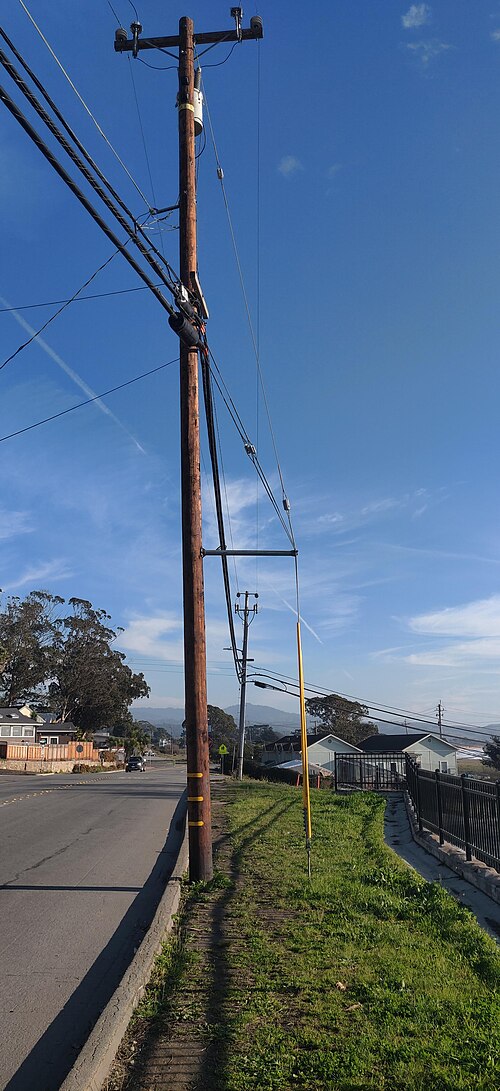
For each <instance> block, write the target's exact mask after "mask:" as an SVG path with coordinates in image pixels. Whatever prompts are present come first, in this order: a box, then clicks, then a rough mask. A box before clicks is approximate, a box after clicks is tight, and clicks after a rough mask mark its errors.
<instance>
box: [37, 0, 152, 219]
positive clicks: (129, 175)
mask: <svg viewBox="0 0 500 1091" xmlns="http://www.w3.org/2000/svg"><path fill="white" fill-rule="evenodd" d="M19 3H20V5H21V7H22V8H23V10H24V11H25V12H26V15H27V16H28V19H29V20H30V22H31V23H32V24H33V26H34V28H35V30H36V31H37V33H38V34H39V35H40V38H41V39H42V42H43V43H44V45H46V47H47V49H48V51H49V53H50V54H51V56H52V57H53V58H54V60H55V62H56V64H57V66H58V67H59V68H60V70H61V72H62V74H63V76H64V77H65V79H66V80H67V81H68V83H69V85H70V87H71V88H72V90H73V91H74V93H75V95H76V97H77V99H78V100H79V101H80V102H81V104H82V106H83V108H84V110H86V112H87V114H88V115H89V117H90V119H91V120H92V121H93V123H94V125H95V127H96V129H97V131H98V132H99V133H100V134H101V136H102V138H103V140H105V141H106V144H107V145H108V148H109V149H110V151H112V153H113V155H114V156H115V159H117V160H118V162H119V164H120V166H121V167H123V170H124V171H125V174H126V175H127V177H128V178H129V179H130V181H131V182H132V185H133V186H134V188H135V189H136V190H137V193H138V194H139V196H140V197H142V200H143V201H144V204H145V205H146V208H149V201H148V199H147V197H145V195H144V193H143V192H142V189H141V188H140V186H139V185H138V184H137V182H136V181H135V178H133V176H132V174H131V173H130V171H129V169H128V167H127V166H126V165H125V163H124V162H123V159H122V158H121V156H120V155H119V154H118V152H117V151H116V148H114V147H113V145H112V143H111V141H110V140H109V139H108V137H107V136H106V133H105V132H104V131H103V129H102V128H101V126H100V125H99V122H98V121H97V120H96V118H95V117H94V115H93V113H92V111H91V110H90V109H89V107H88V106H87V103H86V102H85V101H84V99H83V98H82V96H81V94H80V92H79V91H78V89H77V88H76V87H75V85H74V83H73V80H72V79H71V77H70V76H69V75H68V73H67V72H66V69H65V68H64V67H63V65H62V64H61V61H60V60H59V58H58V57H57V56H56V54H55V53H54V50H53V49H52V46H51V45H49V42H48V41H47V39H46V37H45V35H44V34H43V33H42V31H41V30H40V27H39V26H38V24H37V23H36V22H35V20H34V18H33V16H32V15H31V12H29V11H28V8H27V7H26V4H25V3H24V0H19Z"/></svg>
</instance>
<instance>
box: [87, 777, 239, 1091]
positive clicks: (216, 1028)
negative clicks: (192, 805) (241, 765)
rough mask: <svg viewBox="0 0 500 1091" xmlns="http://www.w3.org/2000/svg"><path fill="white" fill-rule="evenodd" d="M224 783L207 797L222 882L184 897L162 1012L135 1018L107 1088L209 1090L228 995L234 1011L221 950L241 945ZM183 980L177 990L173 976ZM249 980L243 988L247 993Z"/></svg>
mask: <svg viewBox="0 0 500 1091" xmlns="http://www.w3.org/2000/svg"><path fill="white" fill-rule="evenodd" d="M227 799H228V793H227V790H226V789H225V787H224V785H218V786H216V787H215V788H214V789H213V792H212V808H213V834H214V870H215V871H216V873H221V874H222V876H224V879H223V880H222V881H221V883H220V885H217V884H216V885H215V886H214V887H213V888H212V889H211V890H210V891H208V892H207V893H204V894H203V896H202V897H201V898H200V897H199V896H198V897H197V896H196V895H195V896H194V897H193V898H188V903H187V913H186V916H185V921H186V923H185V926H184V929H183V934H182V935H181V936H180V941H181V942H180V943H179V952H178V956H179V957H178V959H176V960H174V966H173V968H172V970H173V972H172V973H171V974H170V975H169V976H170V978H171V979H172V980H173V985H172V989H171V992H170V994H169V995H168V997H165V1010H164V1011H163V1013H162V1014H161V1015H160V1016H158V1017H157V1018H156V1019H155V1020H153V1021H150V1020H149V1021H148V1020H136V1021H135V1023H134V1024H133V1025H132V1027H131V1028H130V1029H129V1031H128V1033H127V1035H126V1037H125V1039H124V1041H123V1042H122V1045H121V1047H120V1050H119V1053H118V1056H117V1059H116V1062H115V1065H114V1068H113V1071H112V1073H111V1076H110V1078H109V1080H108V1082H107V1084H106V1085H105V1086H106V1088H107V1091H160V1089H161V1091H193V1089H198V1088H199V1089H201V1088H202V1087H203V1089H204V1091H209V1089H210V1088H211V1087H215V1086H216V1083H217V1070H218V1069H219V1068H220V1067H223V1065H224V1056H225V1052H226V1050H227V1048H228V1042H227V1038H225V1037H224V1034H223V1031H222V1028H223V1027H224V1025H225V1023H226V1016H227V1014H228V1013H227V1012H226V1011H225V1007H226V1003H227V995H228V991H229V990H230V991H231V996H232V1006H233V1007H234V996H235V990H236V993H237V992H238V988H237V986H238V982H237V981H235V980H231V978H230V974H229V970H228V967H227V959H226V951H227V947H228V946H229V945H230V944H231V945H234V944H235V943H238V942H239V936H238V934H237V933H236V931H235V928H234V926H232V917H231V906H230V903H231V900H232V898H233V897H234V892H235V883H236V874H235V870H234V861H233V858H232V851H231V844H230V841H229V837H228V831H227V820H226V815H225V803H226V801H227ZM181 977H182V986H181V984H180V982H179V981H178V980H177V981H176V978H177V979H179V978H181ZM247 985H248V983H246V984H245V988H246V987H247Z"/></svg>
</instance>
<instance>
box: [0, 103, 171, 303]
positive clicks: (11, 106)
mask: <svg viewBox="0 0 500 1091" xmlns="http://www.w3.org/2000/svg"><path fill="white" fill-rule="evenodd" d="M0 101H1V102H3V104H4V105H5V106H6V107H7V109H8V110H9V112H10V113H11V114H12V116H13V117H14V118H15V119H16V121H17V122H18V123H19V125H20V126H21V128H23V129H24V131H25V133H27V135H28V136H29V137H30V139H31V140H32V141H33V143H34V144H36V146H37V148H38V149H39V151H41V153H42V155H43V156H44V157H45V159H47V161H48V162H49V163H50V165H51V166H52V167H53V168H54V170H55V171H56V173H57V174H58V175H59V177H60V178H62V180H63V181H64V182H65V183H66V185H67V186H68V187H69V189H70V190H71V192H72V193H73V194H74V195H75V197H77V198H78V200H79V201H80V203H81V204H82V205H83V207H84V208H85V209H86V211H87V212H88V213H89V215H90V216H92V219H93V220H95V222H96V223H97V224H98V226H99V227H100V228H101V230H102V231H104V234H105V235H107V237H108V239H110V240H111V242H112V243H113V245H114V246H115V247H116V248H117V249H118V250H120V252H121V254H122V256H123V257H124V258H125V259H126V261H128V263H129V265H131V266H132V268H133V269H134V270H135V272H136V273H137V275H138V276H139V277H140V278H141V280H143V281H144V283H145V284H147V286H148V288H150V290H151V291H152V293H153V295H154V296H155V297H156V299H157V300H158V301H159V303H161V305H162V307H164V309H165V310H166V311H168V313H169V315H174V314H175V311H174V308H173V307H172V306H171V304H170V303H169V302H168V301H167V300H166V299H165V297H164V296H163V295H162V293H161V291H160V290H159V288H157V286H156V284H155V283H154V282H153V281H152V280H151V279H150V277H149V276H148V274H147V273H146V272H145V270H144V269H143V268H142V267H141V266H140V265H139V263H138V262H137V261H136V260H135V258H133V257H132V254H130V253H129V252H128V251H127V250H126V247H125V244H124V243H122V242H121V241H120V239H119V238H118V236H117V235H115V232H114V231H113V230H112V228H110V227H109V226H108V224H107V223H106V222H105V221H104V220H103V218H102V216H101V214H100V213H99V212H98V211H97V209H96V208H95V207H94V205H93V204H92V203H91V202H90V201H89V199H88V197H86V196H85V194H84V193H83V192H82V190H81V189H80V188H79V187H78V186H77V184H76V182H75V181H74V180H73V178H71V175H69V174H68V172H67V170H66V169H65V167H63V166H62V164H61V163H60V162H59V160H58V159H56V157H55V155H54V154H53V152H52V151H51V150H50V148H49V147H48V145H47V144H46V143H45V142H44V141H43V140H42V138H41V136H40V135H39V134H38V133H37V131H36V129H34V128H33V126H32V125H31V123H30V122H29V121H28V119H27V118H26V117H25V116H24V114H23V113H22V111H21V110H20V109H19V107H18V106H17V104H16V103H15V102H14V100H13V99H11V97H10V95H8V94H7V92H6V91H5V89H4V88H3V87H0ZM143 249H144V248H142V250H143ZM142 250H141V252H142ZM146 253H147V251H146ZM162 279H163V278H162ZM170 290H171V289H170Z"/></svg>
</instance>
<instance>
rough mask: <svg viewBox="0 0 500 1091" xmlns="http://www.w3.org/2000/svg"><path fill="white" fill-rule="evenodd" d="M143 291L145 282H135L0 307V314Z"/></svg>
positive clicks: (159, 285) (158, 285) (158, 286)
mask: <svg viewBox="0 0 500 1091" xmlns="http://www.w3.org/2000/svg"><path fill="white" fill-rule="evenodd" d="M98 271H99V270H98ZM94 275H95V274H94ZM155 287H156V288H160V287H161V284H156V285H155ZM80 291H81V289H80ZM145 291H146V285H145V284H137V285H136V287H135V288H116V289H115V290H114V291H111V292H93V293H92V295H78V294H75V295H74V296H71V299H47V300H46V301H45V302H44V303H23V304H22V305H21V306H20V307H0V314H11V313H12V311H34V310H38V309H40V308H41V307H58V306H59V304H60V303H86V302H87V301H88V300H92V299H107V298H108V297H109V296H114V295H129V293H130V292H145Z"/></svg>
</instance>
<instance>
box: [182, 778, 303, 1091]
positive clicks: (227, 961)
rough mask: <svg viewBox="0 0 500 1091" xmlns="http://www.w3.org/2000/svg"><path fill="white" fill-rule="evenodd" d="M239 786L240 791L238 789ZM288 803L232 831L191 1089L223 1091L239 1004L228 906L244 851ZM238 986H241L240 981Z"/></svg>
mask: <svg viewBox="0 0 500 1091" xmlns="http://www.w3.org/2000/svg"><path fill="white" fill-rule="evenodd" d="M239 790H240V791H241V789H239ZM291 807H295V799H293V800H290V802H289V803H286V804H283V803H282V801H281V800H280V801H276V802H275V803H273V804H271V806H270V807H268V808H267V809H266V810H265V811H264V812H262V813H261V814H260V815H258V816H256V817H255V818H254V819H252V820H251V821H250V822H247V823H246V824H245V825H244V826H240V827H239V828H238V829H237V830H236V831H235V833H236V835H237V837H238V845H237V846H234V847H233V849H232V852H231V855H230V861H229V868H228V878H229V879H230V881H231V886H230V887H227V888H226V889H225V890H223V891H221V896H220V898H218V899H217V901H216V902H214V904H213V911H212V921H211V947H212V951H213V953H214V957H213V958H212V960H211V966H210V970H211V980H210V985H209V992H208V1002H207V1012H206V1017H207V1023H208V1024H209V1027H210V1032H209V1033H210V1038H209V1042H208V1044H207V1047H206V1051H205V1058H204V1064H203V1071H202V1073H201V1074H200V1076H199V1079H198V1080H197V1082H196V1083H195V1085H194V1091H226V1088H227V1078H228V1068H229V1060H230V1057H231V1053H232V1048H233V1041H232V1031H231V1022H232V1019H233V1017H234V1015H235V1014H237V1012H238V1007H239V1005H238V1003H236V1004H235V1007H234V1011H230V1010H229V1003H230V995H231V990H232V989H233V988H234V985H235V980H236V971H235V968H234V966H233V965H232V959H231V954H230V948H231V944H232V942H233V940H236V937H231V935H230V934H229V933H228V926H227V920H228V909H229V908H230V905H231V901H232V900H233V898H234V896H235V893H237V887H236V881H237V878H238V875H239V872H240V867H241V863H242V860H243V859H244V856H245V853H246V851H247V850H248V848H249V847H250V846H251V845H252V844H253V843H254V842H255V841H256V840H257V839H258V838H259V837H260V836H262V834H263V833H265V832H266V830H268V829H269V828H270V827H271V826H272V825H273V824H274V822H276V821H277V820H278V819H280V818H281V817H282V816H283V815H284V814H286V812H287V811H289V810H290V808H291ZM241 834H246V836H245V837H244V838H243V840H242V841H241V840H240V837H241ZM233 836H234V835H233ZM227 841H229V842H231V841H232V835H231V833H229V832H226V833H225V834H224V835H223V837H221V838H220V839H219V852H220V849H221V848H222V847H223V845H224V843H225V842H227ZM249 987H251V986H249ZM240 988H242V983H241V982H240Z"/></svg>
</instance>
